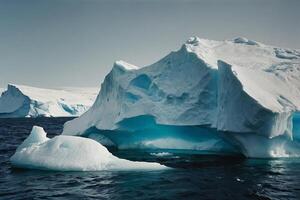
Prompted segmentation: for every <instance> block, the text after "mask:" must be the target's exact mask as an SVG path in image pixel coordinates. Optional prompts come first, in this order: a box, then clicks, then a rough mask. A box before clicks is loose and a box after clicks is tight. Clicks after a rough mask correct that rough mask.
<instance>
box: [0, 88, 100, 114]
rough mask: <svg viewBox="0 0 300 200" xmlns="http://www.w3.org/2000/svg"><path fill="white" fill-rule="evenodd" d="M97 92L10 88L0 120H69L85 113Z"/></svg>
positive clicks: (4, 96)
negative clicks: (51, 118) (31, 118)
mask: <svg viewBox="0 0 300 200" xmlns="http://www.w3.org/2000/svg"><path fill="white" fill-rule="evenodd" d="M97 90H98V89H96V88H83V89H81V88H64V89H44V88H36V87H30V86H24V85H13V84H8V86H7V90H6V91H4V92H3V93H2V95H1V97H0V117H8V118H10V117H40V116H44V117H68V116H78V115H80V114H82V113H83V112H85V111H86V110H87V109H88V108H89V107H90V106H91V105H92V104H93V102H94V100H95V98H96V95H97Z"/></svg>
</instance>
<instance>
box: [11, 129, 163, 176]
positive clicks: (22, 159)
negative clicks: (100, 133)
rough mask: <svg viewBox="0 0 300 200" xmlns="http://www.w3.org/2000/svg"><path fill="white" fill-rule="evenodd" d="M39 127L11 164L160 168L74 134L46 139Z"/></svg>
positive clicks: (51, 167)
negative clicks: (124, 156)
mask: <svg viewBox="0 0 300 200" xmlns="http://www.w3.org/2000/svg"><path fill="white" fill-rule="evenodd" d="M46 135H47V134H46V132H45V131H44V130H43V128H41V127H37V126H34V127H33V128H32V131H31V134H30V135H29V136H28V137H27V138H26V139H25V140H24V141H23V143H22V144H21V145H20V146H19V147H18V149H17V150H16V152H15V154H14V155H13V156H12V157H11V159H10V160H11V162H12V164H13V165H14V166H17V167H22V168H30V169H43V170H59V171H100V170H162V169H167V167H165V166H163V165H160V164H158V163H149V162H134V161H129V160H124V159H119V158H117V157H115V156H113V155H112V154H111V153H110V152H109V151H108V150H107V149H106V148H105V147H104V146H102V145H101V144H99V143H98V142H96V141H94V140H92V139H88V138H82V137H75V136H63V135H60V136H56V137H54V138H52V139H49V138H47V136H46Z"/></svg>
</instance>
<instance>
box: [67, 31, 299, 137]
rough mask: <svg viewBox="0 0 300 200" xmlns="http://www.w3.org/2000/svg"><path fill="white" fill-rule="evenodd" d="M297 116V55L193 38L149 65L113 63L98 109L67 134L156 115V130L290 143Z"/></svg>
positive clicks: (69, 126)
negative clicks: (206, 131)
mask: <svg viewBox="0 0 300 200" xmlns="http://www.w3.org/2000/svg"><path fill="white" fill-rule="evenodd" d="M299 110H300V52H299V51H298V50H290V49H282V48H278V47H273V46H268V45H265V44H262V43H259V42H256V41H253V40H249V39H247V38H241V37H239V38H236V39H233V40H226V41H214V40H207V39H200V38H198V37H191V38H190V39H189V40H188V41H187V42H186V43H185V44H183V46H182V47H181V49H180V50H178V51H176V52H171V53H170V54H168V55H167V56H165V57H164V58H162V59H161V60H159V61H158V62H156V63H154V64H152V65H149V66H146V67H135V66H133V65H131V64H128V63H126V62H124V61H122V62H120V61H118V62H116V63H115V64H114V66H113V69H112V70H111V72H110V73H109V74H108V75H107V76H106V78H105V80H104V82H103V84H102V86H101V91H100V93H99V95H98V97H97V99H96V102H95V104H94V105H93V106H92V107H91V108H90V109H89V110H88V111H87V112H86V113H84V114H83V115H82V116H80V117H79V118H77V119H74V120H72V121H69V122H67V123H66V124H65V126H64V131H63V134H65V135H82V134H84V133H85V131H86V130H88V129H89V128H91V127H96V128H97V129H99V130H118V129H120V124H122V122H124V121H127V120H128V119H132V118H135V117H137V116H151V117H153V118H154V120H155V123H156V124H164V125H176V126H195V125H205V126H210V127H211V128H216V129H217V130H219V131H226V132H237V133H252V134H253V135H260V136H263V137H265V138H274V137H277V136H281V135H287V136H288V137H289V138H292V114H293V112H295V111H299Z"/></svg>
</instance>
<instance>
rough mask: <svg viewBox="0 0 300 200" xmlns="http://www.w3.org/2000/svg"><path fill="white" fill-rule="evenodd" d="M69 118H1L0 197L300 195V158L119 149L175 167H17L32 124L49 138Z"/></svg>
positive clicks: (118, 152) (129, 156) (122, 154)
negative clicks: (15, 159) (71, 169)
mask: <svg viewBox="0 0 300 200" xmlns="http://www.w3.org/2000/svg"><path fill="white" fill-rule="evenodd" d="M67 120H69V118H38V119H0V141H1V144H0V165H1V166H0V199H1V200H2V199H8V200H12V199H122V200H123V199H131V200H133V199H229V200H232V199H239V200H241V199H300V158H293V159H292V158H289V159H245V158H243V157H239V156H229V155H223V156H216V155H210V154H208V155H206V154H203V153H201V154H200V153H199V152H196V151H195V152H193V151H187V152H184V151H175V150H173V151H171V150H163V151H159V150H156V151H154V150H151V151H150V150H138V151H133V150H114V149H112V150H111V151H112V153H114V154H115V155H117V156H119V157H122V158H126V159H130V160H143V161H156V162H160V163H162V164H165V165H168V166H170V167H172V168H174V169H173V170H166V171H127V172H126V171H123V172H118V171H100V172H54V171H39V170H24V169H17V168H13V167H12V166H11V164H10V162H9V158H10V157H11V156H12V155H13V153H14V151H15V149H16V148H17V146H18V145H19V144H20V143H21V142H22V141H23V140H24V139H25V138H26V137H27V136H28V134H29V132H30V130H31V128H32V126H33V125H39V126H42V127H44V128H45V130H46V131H47V132H48V136H49V137H53V136H55V135H57V134H59V133H60V132H61V131H62V126H63V124H64V122H65V121H67Z"/></svg>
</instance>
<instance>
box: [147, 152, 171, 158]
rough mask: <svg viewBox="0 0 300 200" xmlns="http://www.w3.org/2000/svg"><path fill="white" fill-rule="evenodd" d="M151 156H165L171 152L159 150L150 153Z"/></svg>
mask: <svg viewBox="0 0 300 200" xmlns="http://www.w3.org/2000/svg"><path fill="white" fill-rule="evenodd" d="M150 155H151V156H157V157H165V156H172V155H173V154H172V153H169V152H159V153H150Z"/></svg>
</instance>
